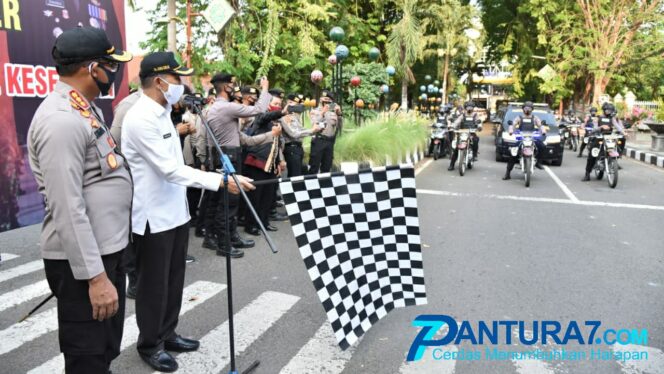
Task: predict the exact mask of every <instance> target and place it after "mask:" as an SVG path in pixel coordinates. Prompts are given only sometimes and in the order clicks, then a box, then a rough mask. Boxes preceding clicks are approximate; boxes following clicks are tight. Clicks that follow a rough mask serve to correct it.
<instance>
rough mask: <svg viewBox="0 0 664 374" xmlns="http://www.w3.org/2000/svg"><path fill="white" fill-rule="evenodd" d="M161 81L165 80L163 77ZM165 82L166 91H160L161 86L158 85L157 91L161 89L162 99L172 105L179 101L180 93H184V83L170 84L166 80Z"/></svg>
mask: <svg viewBox="0 0 664 374" xmlns="http://www.w3.org/2000/svg"><path fill="white" fill-rule="evenodd" d="M160 79H161V78H160ZM162 81H164V82H166V81H165V80H163V79H162ZM166 84H167V85H168V89H167V90H166V91H162V90H161V87H159V91H161V93H162V94H163V95H164V99H166V102H167V103H168V104H169V105H171V106H173V105H175V104H176V103H177V102H178V101H180V98H182V95H183V94H184V85H183V84H170V83H168V82H166Z"/></svg>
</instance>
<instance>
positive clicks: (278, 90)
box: [268, 88, 284, 99]
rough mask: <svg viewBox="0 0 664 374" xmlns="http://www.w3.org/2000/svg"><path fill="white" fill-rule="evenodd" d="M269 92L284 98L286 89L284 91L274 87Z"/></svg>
mask: <svg viewBox="0 0 664 374" xmlns="http://www.w3.org/2000/svg"><path fill="white" fill-rule="evenodd" d="M268 92H269V93H270V95H272V96H275V97H278V98H280V99H283V98H284V91H283V90H280V89H278V88H273V89H271V90H269V91H268Z"/></svg>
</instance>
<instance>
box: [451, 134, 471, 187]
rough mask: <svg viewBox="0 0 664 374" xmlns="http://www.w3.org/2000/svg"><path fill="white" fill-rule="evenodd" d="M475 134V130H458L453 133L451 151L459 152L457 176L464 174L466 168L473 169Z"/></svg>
mask: <svg viewBox="0 0 664 374" xmlns="http://www.w3.org/2000/svg"><path fill="white" fill-rule="evenodd" d="M476 133H477V130H476V129H459V130H456V131H455V137H454V140H453V141H452V149H456V150H458V152H459V158H458V160H457V161H458V162H459V175H460V176H462V177H463V176H464V174H466V168H468V169H472V168H473V159H474V158H475V155H474V154H473V137H474V136H475V134H476Z"/></svg>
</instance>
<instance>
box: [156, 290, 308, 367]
mask: <svg viewBox="0 0 664 374" xmlns="http://www.w3.org/2000/svg"><path fill="white" fill-rule="evenodd" d="M299 299H300V298H299V297H297V296H293V295H287V294H284V293H280V292H273V291H267V292H264V293H262V294H261V295H260V296H259V297H258V298H256V299H255V300H254V301H252V302H251V303H250V304H249V305H247V306H246V307H244V308H242V310H240V311H239V312H237V313H236V314H235V319H234V322H235V353H236V354H237V355H240V354H242V352H244V350H245V349H247V348H248V347H249V346H250V345H251V343H253V342H254V341H255V340H256V339H258V337H260V336H261V335H262V334H263V333H264V332H265V331H267V330H268V329H269V328H270V327H271V326H272V325H273V324H274V323H275V322H276V321H277V320H278V319H279V318H281V316H282V315H284V314H285V313H286V312H287V311H288V310H289V309H290V308H291V307H292V306H293V305H295V303H296V302H297V301H298V300H299ZM228 349H229V348H228V321H226V322H224V323H222V324H220V325H219V326H217V327H216V328H214V330H212V331H210V332H209V333H208V334H207V335H205V336H204V337H203V338H202V339H201V347H200V348H199V349H198V351H196V352H188V353H182V354H179V355H178V356H177V360H178V364H179V367H180V369H179V370H178V373H179V374H183V373H193V374H200V373H219V372H221V370H222V369H223V368H224V367H225V366H226V365H228V363H229V362H230V358H229V357H228V356H229V355H228V353H229V352H228ZM155 373H156V372H155Z"/></svg>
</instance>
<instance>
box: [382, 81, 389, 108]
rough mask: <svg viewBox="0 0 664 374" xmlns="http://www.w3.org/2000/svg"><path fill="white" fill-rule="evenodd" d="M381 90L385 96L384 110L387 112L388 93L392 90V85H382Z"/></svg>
mask: <svg viewBox="0 0 664 374" xmlns="http://www.w3.org/2000/svg"><path fill="white" fill-rule="evenodd" d="M380 92H382V93H383V95H384V96H385V101H384V102H383V111H385V112H387V94H388V93H389V92H390V86H388V85H386V84H383V85H382V86H380Z"/></svg>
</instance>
